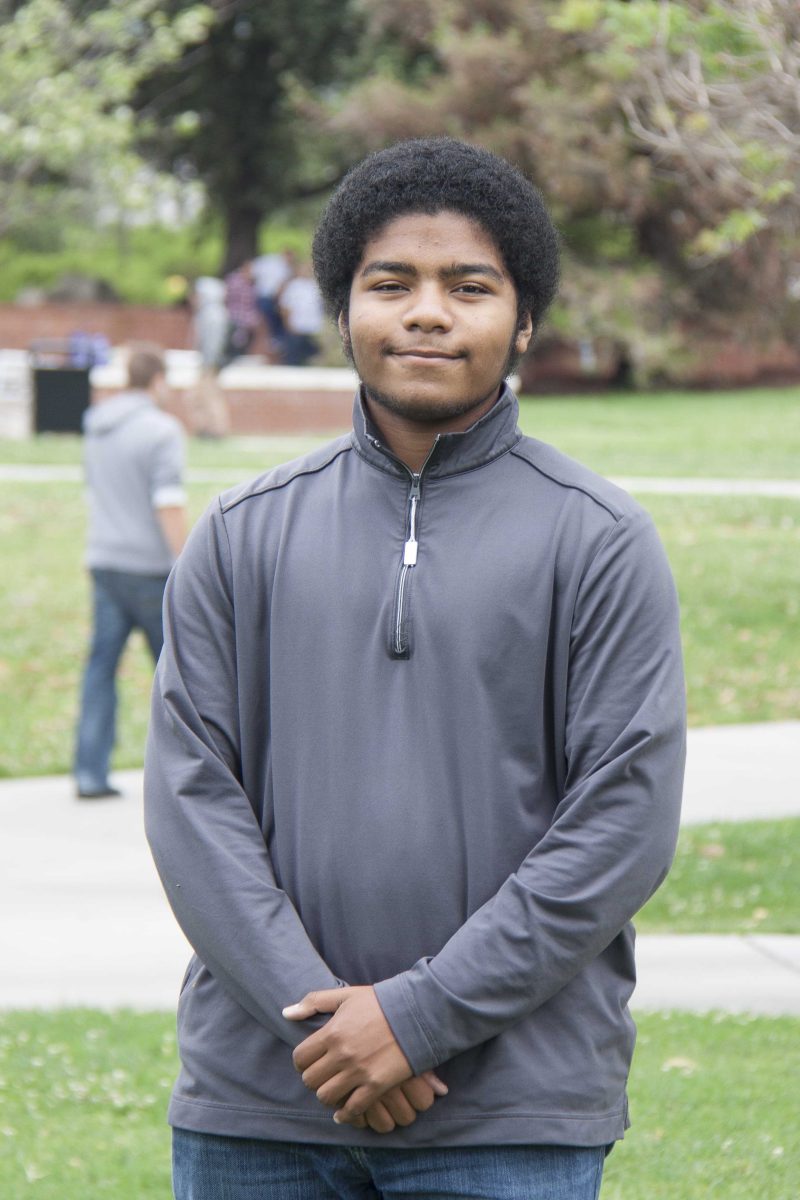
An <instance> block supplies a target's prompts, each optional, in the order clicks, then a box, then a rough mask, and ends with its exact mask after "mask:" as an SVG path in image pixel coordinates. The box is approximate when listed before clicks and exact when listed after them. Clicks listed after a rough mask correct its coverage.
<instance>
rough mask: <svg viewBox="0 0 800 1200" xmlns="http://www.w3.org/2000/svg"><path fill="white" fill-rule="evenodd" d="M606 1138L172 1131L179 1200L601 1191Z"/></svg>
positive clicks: (559, 1197) (560, 1197)
mask: <svg viewBox="0 0 800 1200" xmlns="http://www.w3.org/2000/svg"><path fill="white" fill-rule="evenodd" d="M605 1151H606V1148H605V1147H604V1146H590V1147H585V1146H448V1147H441V1148H439V1149H420V1150H382V1149H373V1148H372V1147H370V1148H369V1149H365V1148H363V1147H347V1146H324V1145H316V1144H311V1145H305V1144H303V1143H301V1142H268V1141H260V1140H256V1139H251V1138H232V1137H217V1136H216V1135H214V1134H208V1133H193V1132H191V1131H189V1130H187V1129H173V1131H172V1172H173V1173H172V1180H173V1187H174V1191H175V1200H467V1198H469V1200H597V1197H598V1195H599V1193H600V1181H601V1178H602V1175H603V1162H604V1159H605Z"/></svg>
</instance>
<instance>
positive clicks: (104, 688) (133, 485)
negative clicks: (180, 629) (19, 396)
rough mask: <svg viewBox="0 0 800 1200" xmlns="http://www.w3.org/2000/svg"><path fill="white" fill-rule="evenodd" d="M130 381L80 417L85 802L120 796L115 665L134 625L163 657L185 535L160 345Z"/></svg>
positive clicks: (180, 454)
mask: <svg viewBox="0 0 800 1200" xmlns="http://www.w3.org/2000/svg"><path fill="white" fill-rule="evenodd" d="M128 384H129V390H128V391H126V392H122V393H121V394H119V395H117V396H112V397H111V398H110V399H108V400H104V401H102V402H101V403H100V404H97V405H96V406H93V407H91V408H89V409H88V410H87V412H86V413H85V414H84V421H83V430H84V468H85V475H86V489H87V498H88V505H89V522H88V533H87V547H86V564H87V566H88V568H89V571H90V574H91V581H92V613H93V623H92V637H91V645H90V649H89V655H88V658H87V661H86V667H85V670H84V674H83V683H82V687H81V704H80V716H79V719H78V729H77V738H76V747H75V768H74V769H75V779H76V783H77V794H78V798H79V799H82V800H97V799H104V798H107V797H112V796H118V795H119V794H120V793H119V791H118V790H117V788H115V787H113V786H112V784H111V783H110V781H109V778H108V770H109V763H110V760H111V752H112V750H113V747H114V737H115V723H116V706H117V698H116V673H117V667H118V664H119V660H120V657H121V655H122V651H123V650H124V649H125V645H126V643H127V641H128V638H129V636H130V634H131V632H132V631H133V630H134V629H141V630H142V632H143V633H144V636H145V638H146V640H147V644H148V646H149V648H150V651H151V653H152V655H153V660H154V661H155V660H156V659H157V658H158V656H159V654H160V652H161V646H162V643H163V633H162V625H161V603H162V600H163V595H164V586H165V584H166V582H167V575H168V574H169V571H170V568H171V567H172V564H173V562H174V561H175V559H176V557H177V555H178V553H179V552H180V550H181V548H182V546H183V543H184V541H185V539H186V508H185V502H186V497H185V493H184V489H183V465H184V439H183V433H182V429H181V426H180V424H179V422H178V421H177V420H176V419H175V418H174V417H172V416H170V415H169V414H168V413H165V412H161V411H159V408H158V404H159V403H160V401H161V400H163V398H164V396H165V389H166V368H165V364H164V358H163V355H162V353H161V351H160V350H159V349H158V348H157V347H153V346H147V345H141V346H138V347H134V348H132V351H131V353H130V356H129V359H128Z"/></svg>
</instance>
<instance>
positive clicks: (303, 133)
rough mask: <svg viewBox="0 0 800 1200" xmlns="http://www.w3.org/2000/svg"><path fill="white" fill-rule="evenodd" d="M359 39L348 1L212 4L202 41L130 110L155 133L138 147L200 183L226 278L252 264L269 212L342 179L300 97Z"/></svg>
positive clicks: (337, 68)
mask: <svg viewBox="0 0 800 1200" xmlns="http://www.w3.org/2000/svg"><path fill="white" fill-rule="evenodd" d="M180 7H181V6H180V4H179V3H178V4H176V5H175V9H176V11H180ZM356 34H357V23H356V21H355V18H354V14H353V5H352V0H271V2H270V3H269V4H262V3H260V0H232V2H230V3H219V4H217V5H216V6H215V19H214V21H213V23H212V24H211V25H210V27H209V28H208V31H207V33H206V36H205V37H204V39H203V41H202V43H201V44H199V45H196V46H192V47H191V48H190V49H189V50H187V52H186V53H185V54H184V55H183V56H182V57H181V58H179V59H177V60H176V61H174V62H172V63H170V64H169V65H168V66H165V67H164V68H162V69H159V70H157V71H156V72H154V73H153V74H152V75H151V77H150V78H149V79H148V80H146V81H145V82H144V83H143V85H142V86H141V88H140V90H139V96H138V109H139V112H140V114H141V115H143V116H145V117H146V118H148V119H149V120H150V121H151V122H152V121H155V123H156V126H157V129H156V130H155V131H154V130H153V129H152V126H151V131H150V133H149V135H148V137H147V138H146V139H145V140H144V143H143V145H144V149H145V151H146V152H147V153H148V154H149V155H150V156H151V158H152V160H153V161H154V162H156V163H158V164H159V165H160V166H161V167H166V168H167V169H169V170H171V171H173V172H175V173H176V174H177V175H179V176H181V177H191V178H197V179H199V180H200V181H202V183H203V184H204V185H205V188H206V191H207V195H208V199H209V204H210V206H211V208H212V210H214V211H216V212H218V213H219V214H220V215H221V217H222V219H223V222H224V227H225V235H226V254H225V262H224V264H223V269H224V270H227V269H230V268H231V267H233V266H235V265H238V264H239V263H240V262H241V261H243V260H244V259H245V258H248V257H252V255H253V254H254V253H255V252H256V249H257V237H258V230H259V226H260V225H261V224H262V222H263V220H264V219H265V217H267V216H268V215H269V214H270V213H271V212H273V211H274V210H275V209H276V208H277V207H278V206H280V205H281V204H284V203H286V202H287V201H291V200H293V199H297V198H299V197H304V196H309V195H314V194H322V193H324V192H325V191H327V190H328V189H329V188H330V187H331V186H332V184H333V183H335V182H336V180H337V179H338V178H339V176H340V175H341V172H342V169H343V167H344V165H345V164H344V163H343V162H342V161H341V160H337V157H336V153H335V149H334V152H333V154H332V153H331V146H330V138H329V137H327V136H326V137H323V136H322V135H321V132H320V129H319V127H318V126H315V124H314V122H313V121H312V120H309V119H308V118H307V117H306V115H305V113H306V111H307V96H308V91H309V89H311V90H314V89H320V88H323V87H325V86H327V85H330V84H331V83H332V82H334V81H335V80H337V78H339V77H340V75H341V74H342V72H343V70H345V67H346V63H347V61H348V56H349V55H350V54H351V52H352V50H353V48H354V45H355V42H356V40H357V39H356Z"/></svg>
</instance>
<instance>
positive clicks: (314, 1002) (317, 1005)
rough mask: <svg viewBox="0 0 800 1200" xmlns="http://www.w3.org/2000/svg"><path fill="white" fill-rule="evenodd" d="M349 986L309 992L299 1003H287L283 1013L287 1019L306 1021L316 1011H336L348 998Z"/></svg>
mask: <svg viewBox="0 0 800 1200" xmlns="http://www.w3.org/2000/svg"><path fill="white" fill-rule="evenodd" d="M349 990H350V989H349V988H329V989H328V990H327V991H323V992H309V993H308V995H306V996H304V997H303V999H302V1000H298V1002H297V1004H287V1006H286V1008H284V1009H283V1012H282V1015H283V1016H284V1017H285V1018H286V1020H287V1021H305V1020H307V1019H308V1018H309V1017H313V1016H314V1014H315V1013H332V1012H336V1010H337V1008H338V1007H339V1005H340V1004H341V1003H342V1002H343V1001H344V1000H346V998H347V994H348V992H349Z"/></svg>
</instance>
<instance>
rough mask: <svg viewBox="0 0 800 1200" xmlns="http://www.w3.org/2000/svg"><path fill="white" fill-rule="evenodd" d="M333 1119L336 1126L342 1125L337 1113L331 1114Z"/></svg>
mask: <svg viewBox="0 0 800 1200" xmlns="http://www.w3.org/2000/svg"><path fill="white" fill-rule="evenodd" d="M333 1119H334V1121H335V1122H336V1124H337V1125H344V1121H343V1120H342V1118H341V1117H340V1116H339V1114H338V1113H337V1112H335V1113H334V1114H333Z"/></svg>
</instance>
